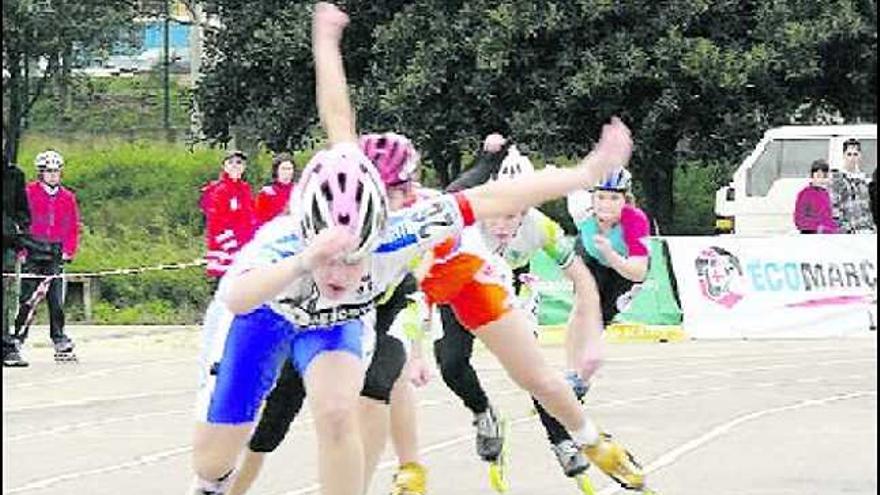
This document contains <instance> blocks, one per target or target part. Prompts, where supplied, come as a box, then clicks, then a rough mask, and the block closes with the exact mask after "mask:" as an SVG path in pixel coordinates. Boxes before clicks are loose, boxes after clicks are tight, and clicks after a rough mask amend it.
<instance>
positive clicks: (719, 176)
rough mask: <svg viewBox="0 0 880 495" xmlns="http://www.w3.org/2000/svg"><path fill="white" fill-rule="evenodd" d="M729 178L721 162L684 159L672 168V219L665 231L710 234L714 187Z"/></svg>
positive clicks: (711, 233)
mask: <svg viewBox="0 0 880 495" xmlns="http://www.w3.org/2000/svg"><path fill="white" fill-rule="evenodd" d="M729 180H730V175H729V172H728V169H727V167H726V166H725V165H723V164H720V163H706V164H701V163H686V164H684V165H682V166H680V167H679V168H677V169H676V170H675V177H674V183H673V210H674V215H673V222H672V223H671V224H670V226H669V229H668V231H667V232H664V233H665V234H676V235H713V234H714V233H715V191H716V190H717V189H718V188H719V187H721V186H722V185H724V184H726V183H727V182H728V181H729Z"/></svg>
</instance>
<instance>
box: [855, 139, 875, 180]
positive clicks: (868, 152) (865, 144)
mask: <svg viewBox="0 0 880 495" xmlns="http://www.w3.org/2000/svg"><path fill="white" fill-rule="evenodd" d="M859 141H860V142H861V144H862V172H865V173H866V174H868V175H871V174H873V173H874V169H876V168H877V140H876V139H860V140H859Z"/></svg>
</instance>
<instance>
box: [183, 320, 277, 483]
mask: <svg viewBox="0 0 880 495" xmlns="http://www.w3.org/2000/svg"><path fill="white" fill-rule="evenodd" d="M289 328H290V326H289V323H287V322H286V321H285V320H284V319H283V318H281V317H279V316H277V315H274V314H273V313H271V312H270V311H268V310H257V311H254V312H252V313H249V314H247V315H242V316H236V317H234V318H226V319H224V324H223V325H221V328H220V331H218V332H217V334H216V335H215V337H216V339H217V341H216V342H207V343H206V344H207V345H208V348H209V351H207V352H205V353H203V357H205V358H206V359H205V360H203V361H202V362H201V363H200V383H199V390H198V396H197V401H196V416H197V418H199V420H198V422H197V423H196V427H195V434H194V437H193V454H192V458H193V468H194V471H195V474H196V478H197V479H196V486H195V488H194V489H193V491H192V493H195V494H198V495H201V494H204V493H211V494H217V495H222V494H225V493H226V490H227V489H228V487H229V485H230V484H231V481H232V478H233V474H232V473H233V472H234V468H235V463H236V460H237V459H238V456H239V454H240V453H241V451H242V449H243V447H244V446H245V444H246V442H247V441H248V439H249V438H250V436H251V432H252V429H253V428H252V426H253V422H254V420H255V419H256V416H257V414H258V412H259V409H260V404H261V403H262V402H263V399H264V397H265V396H266V395H267V394H268V392H269V390H270V389H271V388H272V385H273V384H274V383H275V380H276V377H277V374H278V370H279V368H280V367H281V362H282V360H283V359H284V357H285V356H286V353H287V350H288V347H287V346H286V345H285V344H286V343H287V342H288V341H287V339H288V332H289ZM257 330H259V331H257Z"/></svg>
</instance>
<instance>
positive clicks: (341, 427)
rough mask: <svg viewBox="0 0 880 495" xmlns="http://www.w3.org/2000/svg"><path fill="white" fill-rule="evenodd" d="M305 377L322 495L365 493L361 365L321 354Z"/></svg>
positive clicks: (347, 356)
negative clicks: (316, 441)
mask: <svg viewBox="0 0 880 495" xmlns="http://www.w3.org/2000/svg"><path fill="white" fill-rule="evenodd" d="M304 377H305V382H306V390H307V391H308V400H309V407H310V408H311V411H312V417H313V418H314V419H315V428H316V430H317V433H318V471H319V477H320V481H321V493H322V494H323V495H356V494H360V493H362V492H363V490H364V450H363V443H362V439H361V435H360V423H359V418H358V397H359V392H360V390H361V387H362V385H363V380H364V367H363V364H362V362H361V360H360V359H359V358H358V357H356V356H354V355H353V354H351V353H349V352H344V351H333V352H324V353H322V354H320V355H319V356H317V357H316V358H314V360H313V361H312V362H311V364H310V365H309V366H308V368H307V369H306V370H305V373H304Z"/></svg>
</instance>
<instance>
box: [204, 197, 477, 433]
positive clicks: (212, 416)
mask: <svg viewBox="0 0 880 495" xmlns="http://www.w3.org/2000/svg"><path fill="white" fill-rule="evenodd" d="M472 223H473V214H472V212H471V210H470V206H469V205H468V204H467V200H466V199H465V198H464V196H462V195H455V196H452V195H443V196H439V197H437V198H435V199H432V200H430V201H424V202H420V203H418V204H416V205H415V206H413V207H411V208H407V209H404V210H400V211H398V212H396V213H394V214H392V215H391V216H390V218H389V222H388V227H387V228H386V232H385V235H384V236H383V242H382V243H381V244H380V246H379V247H378V248H377V249H376V251H375V252H374V254H373V256H372V257H371V259H370V267H369V269H368V270H367V272H366V274H365V275H364V277H363V278H362V279H361V282H360V284H359V286H358V287H357V288H356V289H355V290H354V291H353V292H352V294H351V296H350V297H348V298H346V300H345V301H344V302H342V303H340V301H330V300H327V299H325V298H323V297H321V295H320V294H319V293H318V291H317V289H316V287H315V283H314V281H313V280H312V279H311V277H304V278H302V279H300V280H297V281H295V282H294V283H292V284H291V285H289V286H288V287H286V288H285V289H284V290H283V291H282V292H281V294H279V295H278V296H276V297H275V298H274V299H272V300H270V301H268V302H267V303H265V304H263V305H261V306H259V307H257V308H256V309H254V310H252V311H250V312H249V313H246V314H241V315H233V314H232V313H231V312H229V311H228V310H224V313H225V314H224V316H223V321H222V322H221V324H220V325H218V327H217V330H216V331H215V332H213V335H206V336H205V349H204V352H203V356H202V362H201V363H200V384H199V391H198V398H197V406H196V416H197V419H198V420H200V421H206V422H208V423H215V424H240V423H249V422H252V421H254V419H255V418H256V415H257V413H258V412H259V408H260V405H261V403H262V401H263V399H264V398H265V396H266V394H268V392H269V391H270V390H271V389H272V386H273V385H274V383H275V380H276V378H277V376H278V372H279V370H280V367H281V365H282V364H283V362H284V359H289V360H290V361H291V363H292V364H293V365H294V366H295V367H296V369H297V371H299V373H300V374H302V375H304V374H305V372H306V370H307V368H308V367H309V365H310V364H311V362H312V361H313V360H314V359H315V357H317V356H318V355H320V354H321V353H324V352H331V351H343V352H349V353H351V354H353V355H355V356H357V357H358V358H361V359H364V360H365V361H367V363H365V364H368V361H369V358H370V355H371V351H372V346H373V341H374V340H375V332H374V328H373V325H374V319H375V309H374V307H375V303H376V301H377V300H378V299H379V298H380V297H381V296H382V295H383V293H384V292H385V290H386V289H387V288H388V287H389V286H392V285H395V284H396V283H398V282H399V281H400V279H401V278H403V277H404V276H405V275H406V273H407V272H408V270H409V269H410V266H411V265H410V263H409V262H410V260H412V259H413V258H414V257H416V256H418V255H419V254H421V253H422V252H424V251H425V250H427V249H429V248H431V247H433V246H434V245H436V244H439V243H441V242H443V241H444V240H445V239H447V238H448V237H450V236H452V235H454V234H456V233H458V232H460V231H461V230H462V229H463V228H464V227H465V226H466V225H470V224H472ZM298 232H299V228H298V225H297V222H296V220H295V219H294V217H293V216H289V215H286V216H281V217H277V218H276V219H274V220H272V221H271V222H269V223H267V224H266V225H265V226H263V228H261V229H260V230H259V231H258V232H257V234H256V237H255V238H254V239H253V240H252V241H251V242H250V243H249V244H248V245H247V246H245V247H244V249H242V250H241V251H240V252H239V253H238V255H237V257H236V260H235V262H234V263H233V264H232V266H231V267H230V268H229V270H228V272H227V276H225V277H224V279H223V281H221V283H220V287H219V289H218V294H219V295H220V299H222V298H223V295H224V294H225V293H226V292H227V291H228V290H229V288H230V285H231V284H232V283H235V279H236V278H237V277H236V275H239V274H241V273H244V272H246V271H248V270H251V269H253V268H256V267H263V266H270V265H272V264H274V263H277V262H279V261H280V260H282V259H284V258H287V257H290V256H294V255H296V254H298V253H300V252H301V251H302V250H303V248H304V246H303V241H302V237H301V236H300V235H299V233H298Z"/></svg>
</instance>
